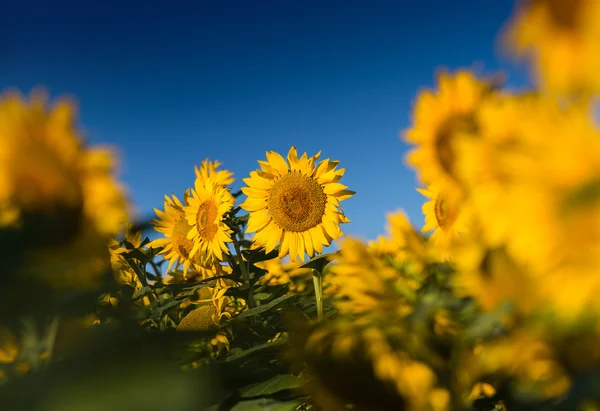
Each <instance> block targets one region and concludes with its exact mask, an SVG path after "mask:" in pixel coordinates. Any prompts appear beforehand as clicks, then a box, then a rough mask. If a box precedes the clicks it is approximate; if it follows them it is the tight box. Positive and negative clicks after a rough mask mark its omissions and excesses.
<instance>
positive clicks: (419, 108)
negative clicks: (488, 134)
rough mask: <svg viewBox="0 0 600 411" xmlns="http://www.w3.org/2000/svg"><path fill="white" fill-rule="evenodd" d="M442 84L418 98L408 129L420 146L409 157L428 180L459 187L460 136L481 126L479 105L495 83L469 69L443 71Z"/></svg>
mask: <svg viewBox="0 0 600 411" xmlns="http://www.w3.org/2000/svg"><path fill="white" fill-rule="evenodd" d="M438 85H439V91H437V92H435V93H434V92H432V91H429V90H427V91H423V92H421V94H420V95H419V97H418V99H417V102H416V105H415V109H414V113H413V125H412V127H411V128H410V129H408V130H406V131H405V133H404V139H405V141H407V142H408V143H411V144H414V145H416V148H415V149H414V150H413V151H411V152H410V153H409V154H408V156H407V158H406V160H407V162H408V164H409V165H410V166H412V167H413V168H415V169H416V170H417V172H418V174H419V177H420V179H421V181H422V182H423V183H424V184H426V185H430V184H436V185H440V186H442V187H444V188H445V189H446V190H451V191H457V190H459V189H460V182H459V181H458V180H457V176H456V170H455V169H456V164H457V163H458V160H457V157H456V152H455V148H454V144H455V139H456V136H457V135H459V134H461V133H473V132H475V131H476V130H477V121H476V114H477V109H478V108H479V105H480V104H481V101H482V100H483V99H484V97H485V96H486V95H487V94H489V93H490V90H491V88H492V86H493V85H492V83H491V82H483V81H480V80H478V79H476V78H475V77H474V76H473V74H471V73H470V72H467V71H460V72H458V73H457V74H456V75H454V76H450V75H448V74H446V73H442V74H441V75H440V76H439V77H438Z"/></svg>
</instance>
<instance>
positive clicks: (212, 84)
mask: <svg viewBox="0 0 600 411" xmlns="http://www.w3.org/2000/svg"><path fill="white" fill-rule="evenodd" d="M6 3H8V4H3V5H1V6H0V88H2V89H4V88H6V87H9V86H10V87H17V88H19V89H21V90H22V91H23V92H26V93H27V92H29V91H30V90H31V88H32V87H34V86H36V85H44V86H45V87H46V88H47V89H48V90H49V91H50V92H51V95H52V96H53V97H54V96H57V95H61V94H64V93H69V94H72V95H75V96H77V99H78V101H79V103H80V113H81V122H82V124H83V126H84V128H85V131H86V133H87V138H88V140H89V141H91V142H92V143H110V144H116V145H118V146H119V147H120V154H121V155H122V162H123V165H122V168H121V175H122V177H123V178H124V179H125V181H126V182H127V183H128V184H129V190H130V194H131V196H132V198H133V200H134V202H135V203H136V204H137V206H138V209H139V210H140V211H141V212H142V215H143V216H151V215H153V213H152V209H153V208H154V207H162V198H163V195H164V194H165V193H171V192H175V193H176V194H178V195H179V194H181V193H182V192H183V190H184V189H185V188H187V187H189V186H191V185H193V179H194V173H193V166H194V165H196V164H198V163H200V162H201V161H202V160H203V159H204V158H206V157H210V158H211V159H218V160H220V161H221V162H223V163H224V165H225V166H226V167H227V168H229V169H231V170H233V171H234V172H235V174H236V177H237V181H236V184H235V186H236V187H239V186H240V185H241V184H242V181H241V179H242V178H244V177H246V176H247V175H248V173H249V172H250V171H251V170H253V169H255V168H256V167H257V163H256V160H258V159H264V156H265V151H266V150H276V151H278V152H281V153H283V154H285V153H287V150H288V149H289V147H290V146H291V145H295V146H296V147H297V148H298V150H299V151H300V152H304V151H307V152H308V153H309V154H313V153H315V152H317V151H318V150H323V156H324V157H332V158H335V159H339V160H340V161H341V166H342V167H345V168H346V169H347V171H346V175H345V177H344V178H343V179H342V182H343V183H345V184H346V185H348V186H350V188H351V189H354V190H355V191H357V194H356V195H355V196H354V197H353V198H351V199H349V200H347V201H345V207H344V208H345V211H346V214H347V215H348V217H349V218H350V219H351V220H352V221H353V222H352V223H351V224H348V225H346V227H345V232H346V233H347V234H353V235H357V236H359V237H363V238H374V237H375V236H376V235H378V234H380V233H382V232H383V230H384V225H385V213H386V212H388V211H393V210H396V209H398V208H404V209H405V210H407V212H408V214H409V216H410V217H411V220H412V221H413V222H414V223H415V224H417V225H418V226H421V225H422V216H421V213H420V207H421V204H422V202H423V198H422V197H421V196H420V195H419V194H418V193H416V191H415V186H416V179H415V175H414V173H413V172H412V171H410V170H408V169H407V168H406V167H405V166H404V165H403V157H404V155H405V153H406V150H407V146H406V145H405V144H403V143H402V142H401V141H400V139H399V133H400V131H401V130H402V129H404V128H406V127H407V126H408V125H409V121H410V112H411V107H412V104H413V102H414V98H415V95H416V93H417V92H418V90H419V89H420V88H421V87H425V86H432V85H433V82H434V73H435V72H436V70H437V69H439V68H440V67H446V68H448V69H450V70H454V69H456V68H460V67H476V68H477V70H478V71H479V72H480V73H486V74H489V73H493V72H495V71H496V70H497V69H502V70H504V71H505V72H507V73H509V83H510V84H512V85H517V86H519V85H522V84H524V83H525V82H526V77H525V76H524V75H523V70H519V71H515V70H514V66H513V65H512V64H511V63H510V62H509V61H508V60H507V59H506V58H502V57H501V56H500V54H499V53H498V50H497V49H498V47H497V45H498V41H497V38H496V34H497V32H498V30H499V28H500V27H501V26H502V24H503V23H504V22H505V21H506V19H507V18H508V16H509V15H510V13H511V10H512V6H513V2H512V1H510V0H503V1H481V0H477V1H466V0H464V1H459V0H457V1H449V0H437V1H434V0H426V1H411V2H409V1H404V2H403V1H392V0H389V1H377V0H364V1H352V0H346V1H327V0H321V1H317V0H297V1H292V0H273V1H258V0H252V1H247V0H240V1H227V0H213V1H201V0H200V1H196V2H189V3H182V2H176V1H173V2H171V1H160V2H158V1H152V0H148V1H145V2H131V1H127V0H123V1H115V0H109V1H97V0H93V1H77V2H71V1H70V2H65V1H44V2H31V1H23V2H17V1H11V2H6Z"/></svg>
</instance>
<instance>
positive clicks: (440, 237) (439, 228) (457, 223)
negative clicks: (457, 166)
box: [417, 185, 469, 258]
mask: <svg viewBox="0 0 600 411" xmlns="http://www.w3.org/2000/svg"><path fill="white" fill-rule="evenodd" d="M417 191H418V192H419V193H421V194H422V195H423V196H425V197H427V198H429V199H430V200H429V201H427V202H426V203H425V204H423V207H422V209H423V214H424V215H425V225H424V226H423V228H422V231H423V232H431V231H433V233H432V234H431V241H432V242H433V244H434V246H435V247H436V248H438V251H439V252H440V253H441V257H442V258H448V257H449V256H450V255H449V248H450V246H451V245H452V242H453V241H455V240H456V239H458V238H459V237H460V236H461V235H464V234H465V233H467V232H468V229H469V224H468V212H467V210H466V204H465V203H461V202H460V200H458V199H457V198H456V197H455V196H454V195H452V194H450V193H448V192H447V191H442V190H441V189H440V188H439V187H437V186H433V185H432V186H429V187H428V188H427V189H422V188H418V189H417Z"/></svg>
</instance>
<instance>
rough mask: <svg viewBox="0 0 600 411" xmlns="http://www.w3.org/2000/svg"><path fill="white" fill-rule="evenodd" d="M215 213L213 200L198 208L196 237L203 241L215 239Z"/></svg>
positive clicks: (216, 228) (215, 208) (215, 206)
mask: <svg viewBox="0 0 600 411" xmlns="http://www.w3.org/2000/svg"><path fill="white" fill-rule="evenodd" d="M217 213H218V211H217V205H216V204H215V202H214V201H213V200H207V201H205V202H203V203H202V204H200V206H199V207H198V213H197V214H196V223H197V225H198V235H199V236H200V238H202V239H203V240H207V241H212V239H213V238H215V235H216V234H217V230H218V227H217V225H216V224H215V220H216V219H217Z"/></svg>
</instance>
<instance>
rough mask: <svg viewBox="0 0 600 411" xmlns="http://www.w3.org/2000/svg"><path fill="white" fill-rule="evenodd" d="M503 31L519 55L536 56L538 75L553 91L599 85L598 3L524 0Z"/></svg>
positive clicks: (599, 33)
mask: <svg viewBox="0 0 600 411" xmlns="http://www.w3.org/2000/svg"><path fill="white" fill-rule="evenodd" d="M519 3H520V4H519V5H518V7H516V8H515V12H514V13H513V16H512V18H511V20H510V22H509V23H508V26H507V28H506V30H505V32H504V42H505V45H506V47H507V48H508V49H510V50H511V51H513V52H514V53H515V55H516V56H517V57H520V58H522V57H525V56H532V57H533V58H534V59H533V69H534V73H535V75H536V76H537V77H538V78H539V79H540V80H541V82H542V84H543V85H544V86H545V87H547V88H548V89H549V90H551V91H555V92H571V91H583V90H586V89H589V91H592V92H594V91H598V90H600V78H599V77H598V72H600V3H599V2H598V1H596V0H533V1H520V2H519Z"/></svg>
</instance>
